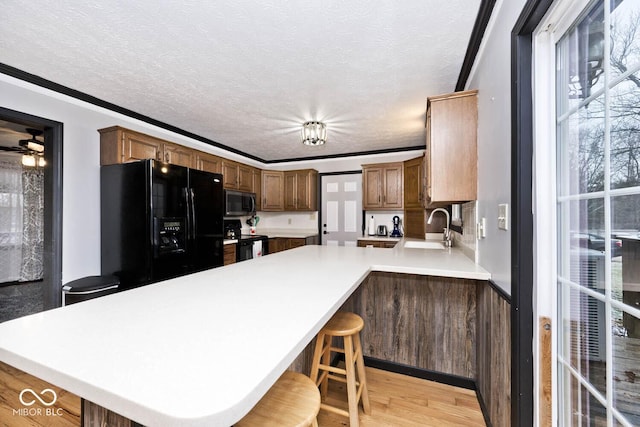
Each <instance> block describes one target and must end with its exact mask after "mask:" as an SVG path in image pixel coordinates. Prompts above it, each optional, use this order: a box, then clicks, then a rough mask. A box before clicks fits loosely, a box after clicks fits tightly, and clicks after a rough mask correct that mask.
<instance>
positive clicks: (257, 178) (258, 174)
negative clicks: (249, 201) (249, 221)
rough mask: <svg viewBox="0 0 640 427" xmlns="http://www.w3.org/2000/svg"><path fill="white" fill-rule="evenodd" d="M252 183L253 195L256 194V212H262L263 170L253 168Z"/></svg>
mask: <svg viewBox="0 0 640 427" xmlns="http://www.w3.org/2000/svg"><path fill="white" fill-rule="evenodd" d="M251 183H252V188H253V191H252V192H253V193H256V210H257V211H261V210H262V170H261V169H258V168H251Z"/></svg>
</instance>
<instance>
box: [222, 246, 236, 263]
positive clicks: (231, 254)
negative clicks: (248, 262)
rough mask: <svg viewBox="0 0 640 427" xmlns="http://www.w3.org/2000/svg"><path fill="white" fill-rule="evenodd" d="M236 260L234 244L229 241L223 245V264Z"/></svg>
mask: <svg viewBox="0 0 640 427" xmlns="http://www.w3.org/2000/svg"><path fill="white" fill-rule="evenodd" d="M235 262H236V244H235V243H230V244H228V245H224V265H229V264H235Z"/></svg>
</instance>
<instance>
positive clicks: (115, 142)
mask: <svg viewBox="0 0 640 427" xmlns="http://www.w3.org/2000/svg"><path fill="white" fill-rule="evenodd" d="M98 132H100V164H101V165H108V164H114V163H126V162H132V161H135V160H145V159H155V160H158V161H160V162H165V163H171V164H172V165H180V166H185V167H188V168H193V167H196V166H197V165H196V152H197V151H196V150H193V149H190V148H187V147H183V146H182V145H178V144H174V143H172V142H169V141H165V140H163V139H160V138H154V137H152V136H149V135H145V134H143V133H139V132H135V131H132V130H129V129H125V128H122V127H120V126H112V127H109V128H105V129H98Z"/></svg>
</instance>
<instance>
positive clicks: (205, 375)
mask: <svg viewBox="0 0 640 427" xmlns="http://www.w3.org/2000/svg"><path fill="white" fill-rule="evenodd" d="M403 243H404V241H401V242H400V243H399V244H398V245H397V247H396V248H394V249H371V248H355V247H326V246H304V247H300V248H296V249H294V250H290V251H285V252H283V253H278V254H274V255H270V256H267V257H262V258H259V259H254V260H251V261H249V262H245V263H240V264H233V265H229V266H226V267H222V268H217V269H212V270H208V271H204V272H200V273H195V274H191V275H188V276H183V277H180V278H177V279H172V280H167V281H165V282H160V283H156V284H152V285H148V286H145V287H141V288H137V289H133V290H130V291H127V292H121V293H118V294H113V295H109V296H106V297H103V298H98V299H94V300H91V301H86V302H83V303H81V304H75V305H71V306H67V307H64V308H60V309H55V310H50V311H47V312H42V313H38V314H35V315H32V316H28V317H23V318H19V319H16V320H13V321H8V322H5V323H3V324H0V361H2V362H5V363H7V364H9V365H12V366H14V367H16V368H18V369H21V370H23V371H25V372H27V373H29V374H32V375H34V376H36V377H39V378H41V379H43V380H45V381H47V382H50V383H52V384H55V385H56V386H59V387H61V388H64V389H66V390H68V391H70V392H72V393H75V394H77V395H79V396H81V397H83V398H84V399H86V400H88V401H91V402H93V403H95V404H96V405H99V406H101V407H104V408H107V409H109V410H110V411H113V412H115V413H117V414H120V415H122V416H124V417H126V418H129V419H131V420H134V421H136V422H138V423H141V424H144V425H193V426H228V425H231V424H233V423H234V422H235V421H237V420H239V419H240V418H242V416H243V415H244V414H246V413H247V412H248V411H249V410H250V409H251V408H252V407H253V405H254V404H255V403H256V402H257V401H258V400H259V399H260V398H261V396H263V395H264V394H265V393H266V391H267V390H268V389H269V388H270V387H271V385H272V384H273V383H274V382H275V380H276V379H277V378H278V377H279V376H280V374H281V373H282V372H283V371H284V370H285V369H287V367H288V366H290V364H291V363H292V362H293V361H294V360H295V359H296V358H297V356H298V355H299V354H300V353H301V352H302V351H303V350H304V349H305V347H306V346H307V345H308V343H309V342H311V340H312V339H313V338H314V336H315V334H316V333H317V332H318V330H319V329H320V328H321V327H322V326H323V325H324V324H325V323H326V322H327V321H328V320H329V318H330V317H331V316H332V315H333V314H334V313H335V312H336V311H337V310H338V309H339V308H340V307H341V306H343V304H344V303H345V302H347V301H348V299H349V298H350V296H351V295H352V294H353V293H354V291H355V290H356V289H358V287H359V286H360V285H361V283H362V282H363V281H364V280H365V279H366V278H367V277H368V276H369V274H370V273H371V272H386V273H401V274H408V275H419V276H436V277H442V278H459V279H470V280H472V281H487V280H489V279H490V275H489V273H487V272H486V271H485V270H483V269H482V268H481V267H479V266H478V265H476V264H475V263H474V262H472V261H471V260H470V259H469V258H467V257H466V256H465V255H463V254H462V252H460V251H459V250H457V249H445V250H428V249H409V248H405V247H404V245H403ZM443 286H446V285H443ZM442 295H443V296H444V297H445V298H446V296H447V293H446V292H444V293H443V294H442ZM474 308H475V306H474ZM474 325H475V323H474ZM454 332H455V331H454ZM460 333H461V334H466V333H467V331H460ZM364 344H365V345H366V343H364Z"/></svg>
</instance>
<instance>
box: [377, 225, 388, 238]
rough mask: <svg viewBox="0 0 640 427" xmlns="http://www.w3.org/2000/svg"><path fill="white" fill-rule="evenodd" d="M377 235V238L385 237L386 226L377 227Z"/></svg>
mask: <svg viewBox="0 0 640 427" xmlns="http://www.w3.org/2000/svg"><path fill="white" fill-rule="evenodd" d="M377 235H378V236H379V237H387V226H386V225H379V226H378V233H377Z"/></svg>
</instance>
